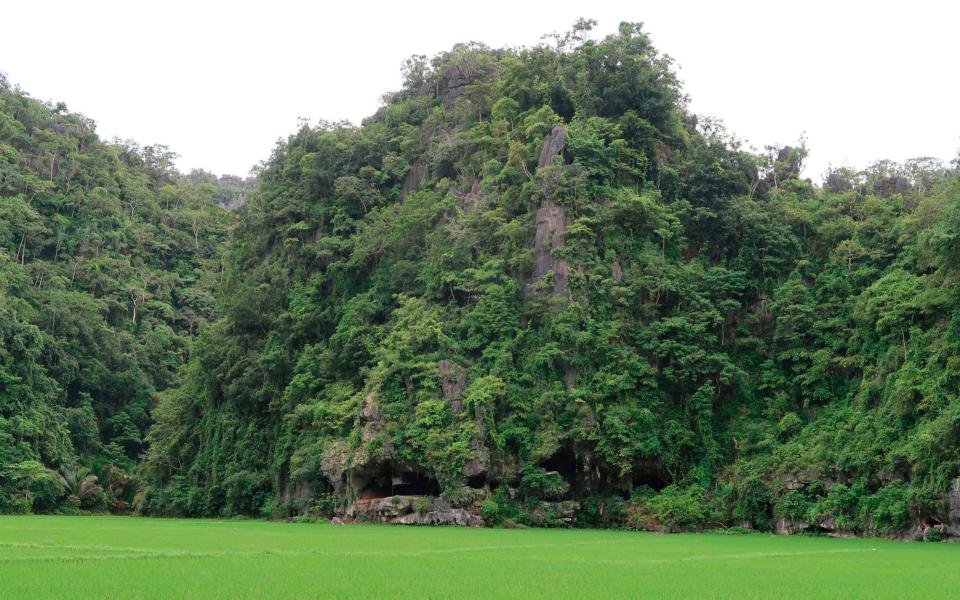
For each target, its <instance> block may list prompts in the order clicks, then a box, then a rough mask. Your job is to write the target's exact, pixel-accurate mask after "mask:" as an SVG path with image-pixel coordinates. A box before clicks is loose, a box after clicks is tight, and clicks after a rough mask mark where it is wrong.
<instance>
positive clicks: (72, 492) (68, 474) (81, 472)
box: [60, 467, 101, 506]
mask: <svg viewBox="0 0 960 600" xmlns="http://www.w3.org/2000/svg"><path fill="white" fill-rule="evenodd" d="M60 485H61V486H63V491H64V492H66V494H67V502H69V503H70V504H73V505H74V506H80V503H81V502H83V501H84V500H85V499H87V498H89V497H90V496H92V495H94V494H96V493H97V492H99V491H100V489H101V488H100V486H99V485H97V476H96V475H91V474H90V469H88V468H86V467H77V468H76V469H70V468H68V467H64V468H62V469H60Z"/></svg>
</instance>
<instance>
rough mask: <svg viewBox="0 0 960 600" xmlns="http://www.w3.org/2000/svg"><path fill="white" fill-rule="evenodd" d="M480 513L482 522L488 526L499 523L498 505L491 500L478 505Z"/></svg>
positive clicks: (488, 499)
mask: <svg viewBox="0 0 960 600" xmlns="http://www.w3.org/2000/svg"><path fill="white" fill-rule="evenodd" d="M480 512H481V513H482V514H483V522H484V523H486V524H487V525H488V526H490V525H495V524H497V523H499V522H500V505H499V504H497V501H496V500H494V499H492V498H487V499H486V500H484V501H483V502H481V503H480Z"/></svg>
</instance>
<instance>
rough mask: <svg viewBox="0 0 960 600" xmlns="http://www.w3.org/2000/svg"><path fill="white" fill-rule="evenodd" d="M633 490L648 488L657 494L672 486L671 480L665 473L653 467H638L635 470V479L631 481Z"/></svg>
mask: <svg viewBox="0 0 960 600" xmlns="http://www.w3.org/2000/svg"><path fill="white" fill-rule="evenodd" d="M630 483H631V484H632V486H633V489H637V488H640V487H648V488H650V489H652V490H653V491H655V492H659V491H660V490H662V489H663V488H665V487H667V486H668V485H670V481H669V478H668V477H667V476H666V475H664V473H663V471H661V470H660V469H658V468H657V467H655V466H653V465H638V466H635V467H634V468H633V477H632V478H631V480H630Z"/></svg>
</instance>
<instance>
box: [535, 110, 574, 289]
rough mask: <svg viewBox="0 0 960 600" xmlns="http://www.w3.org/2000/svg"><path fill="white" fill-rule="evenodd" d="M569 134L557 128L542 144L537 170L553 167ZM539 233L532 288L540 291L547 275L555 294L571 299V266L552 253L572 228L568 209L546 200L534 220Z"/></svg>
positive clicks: (536, 239)
mask: <svg viewBox="0 0 960 600" xmlns="http://www.w3.org/2000/svg"><path fill="white" fill-rule="evenodd" d="M566 142H567V132H566V130H565V129H564V128H563V127H561V126H559V125H558V126H556V127H554V128H553V131H551V132H550V135H548V136H547V137H546V139H544V141H543V149H542V150H541V151H540V160H539V161H538V162H537V165H538V169H539V168H541V167H546V166H549V165H552V164H553V158H554V157H555V156H557V155H558V154H560V153H561V152H563V149H564V148H565V147H566ZM535 223H536V232H535V233H534V238H533V256H534V269H533V283H532V285H533V287H534V289H535V290H540V289H541V288H540V285H541V282H542V280H543V279H544V278H545V277H546V276H547V275H548V274H552V275H553V287H552V291H553V293H554V294H556V295H558V296H561V297H565V298H568V299H569V298H570V285H569V282H568V278H569V275H570V267H569V265H567V262H566V261H565V260H563V259H562V258H559V257H556V256H554V254H553V251H554V250H555V249H556V248H560V247H561V246H563V237H564V234H565V233H566V231H567V227H569V226H570V217H569V216H568V215H567V211H566V209H564V208H563V207H562V206H560V205H559V204H557V203H556V202H554V201H553V200H552V199H551V198H549V197H545V198H544V199H543V201H542V202H541V204H540V208H539V210H537V214H536V217H535Z"/></svg>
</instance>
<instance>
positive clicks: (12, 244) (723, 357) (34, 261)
mask: <svg viewBox="0 0 960 600" xmlns="http://www.w3.org/2000/svg"><path fill="white" fill-rule="evenodd" d="M591 26H592V23H591V22H589V21H581V22H579V23H578V24H577V25H576V26H575V27H574V28H573V30H572V31H570V32H569V33H567V34H563V35H557V36H554V37H553V39H552V40H550V41H549V43H544V44H542V45H539V46H536V47H532V48H522V49H491V48H487V47H485V46H482V45H479V44H464V45H458V46H456V47H454V48H453V49H452V50H451V51H449V52H445V53H442V54H440V55H438V56H436V57H434V58H432V59H429V60H428V59H427V58H426V57H423V56H415V57H413V58H411V59H410V60H409V61H407V63H406V64H405V65H404V84H403V87H402V89H401V90H399V91H397V92H395V93H391V94H388V95H386V96H385V97H384V101H383V106H382V108H381V109H380V110H379V111H378V112H377V113H376V114H375V115H373V116H372V117H370V118H369V119H367V120H366V121H365V122H364V123H363V124H362V125H361V126H353V125H350V124H347V123H321V124H319V125H317V126H313V127H310V126H304V127H303V128H301V129H300V130H299V131H298V132H296V133H295V134H294V135H292V136H290V137H289V138H288V139H287V140H285V141H283V142H282V143H280V144H278V146H277V147H276V149H275V150H274V151H273V154H272V156H271V157H270V158H269V160H268V161H266V162H265V163H264V165H263V166H262V168H261V169H260V171H259V172H258V174H257V182H256V185H255V186H254V187H252V189H249V190H248V189H247V187H248V186H247V184H246V183H245V182H241V181H239V180H237V179H235V178H234V179H229V180H218V179H217V178H214V177H212V176H209V175H207V174H203V173H194V174H192V175H191V176H181V175H179V174H178V173H176V172H175V171H174V170H173V169H172V167H171V162H170V160H171V156H170V154H169V152H168V151H167V150H166V149H165V148H162V147H147V148H143V149H139V148H137V147H135V146H132V145H129V144H127V145H124V144H106V143H103V142H101V141H99V140H98V139H97V137H96V135H95V134H94V131H93V126H92V123H90V122H89V121H87V120H86V119H84V118H82V117H79V116H77V115H73V114H70V113H68V112H66V110H65V108H64V107H62V106H59V105H58V106H49V105H45V104H42V103H39V102H37V101H35V100H32V99H30V98H29V97H28V96H26V95H25V94H24V93H22V92H20V91H19V90H16V89H12V88H11V87H10V86H9V85H8V84H6V83H5V82H4V83H3V86H2V87H0V214H2V218H0V248H4V249H5V250H6V252H5V253H0V295H2V297H0V300H2V301H0V512H16V511H28V510H33V511H54V510H60V511H63V510H71V509H73V510H76V509H77V508H88V509H104V508H110V509H112V510H115V511H123V510H134V509H135V510H138V511H140V512H141V513H144V514H151V515H182V516H184V515H185V516H230V515H263V516H284V515H290V514H305V513H315V514H334V513H341V512H342V511H343V509H344V508H345V507H346V506H347V505H348V504H349V503H351V502H352V501H353V500H355V499H357V498H366V499H370V498H379V497H387V496H393V495H417V496H424V497H425V498H428V499H431V498H435V497H436V498H438V500H437V501H439V502H444V503H446V505H447V506H454V507H456V506H460V507H466V508H467V509H469V510H475V511H476V512H478V513H480V514H482V518H483V520H484V521H486V522H487V523H490V524H494V523H501V522H518V523H523V524H537V525H565V524H570V523H575V524H577V525H580V526H620V525H628V526H631V527H637V528H663V529H673V530H675V529H689V528H700V527H711V526H720V525H740V526H749V527H754V528H758V529H777V530H781V531H798V530H802V529H814V530H828V531H845V532H847V531H848V532H855V533H865V534H899V533H902V532H904V531H907V530H910V529H913V530H922V531H925V532H926V535H928V536H939V535H944V534H946V535H953V534H955V533H960V519H958V518H956V516H954V517H951V514H950V512H951V511H950V505H949V492H950V490H951V485H952V482H953V480H954V479H955V478H957V477H958V476H960V451H958V447H960V446H958V442H960V397H958V392H960V316H958V315H960V311H958V308H960V296H958V291H960V287H958V278H957V276H958V274H960V163H958V162H954V163H952V164H950V165H945V164H942V163H940V162H939V161H937V160H934V159H916V160H912V161H908V162H907V163H906V164H895V163H891V162H880V163H877V164H874V165H872V166H870V167H869V168H867V169H865V170H863V171H854V170H851V169H847V168H840V169H835V170H833V171H831V172H830V173H828V174H827V175H826V176H825V177H824V180H823V182H822V183H819V182H818V183H817V184H814V183H813V182H811V181H810V180H809V179H804V178H802V177H801V169H802V165H803V160H804V158H805V156H806V153H807V150H806V148H805V147H804V145H803V143H800V144H797V145H796V146H794V147H790V146H788V147H783V148H767V149H766V150H765V151H762V152H757V151H751V150H748V149H746V148H744V147H743V146H742V144H740V143H739V142H738V141H737V140H736V139H735V138H733V137H732V136H730V135H729V134H727V133H726V132H725V131H724V129H723V127H722V126H721V125H720V124H719V123H718V122H714V121H711V120H708V119H704V118H697V117H695V116H694V115H692V114H691V113H690V112H689V111H688V110H687V108H686V99H685V97H684V95H683V92H682V89H681V86H680V83H679V81H678V79H677V77H676V75H675V72H674V70H673V66H672V62H671V60H670V59H669V58H668V57H667V56H665V55H663V54H660V53H659V52H658V51H657V50H656V49H655V48H654V47H653V46H652V45H651V42H650V39H649V37H648V36H647V34H646V33H645V32H644V31H643V30H642V29H641V26H640V25H639V24H631V23H624V24H622V25H621V26H620V28H619V31H618V32H617V33H615V34H613V35H610V36H607V37H605V38H602V39H599V40H596V39H593V38H592V37H591V36H590V35H589V34H590V30H591ZM240 193H243V194H245V195H246V198H245V201H244V202H236V201H235V198H236V195H237V194H240ZM223 204H230V206H231V208H232V209H233V210H228V209H225V208H223V207H222V206H221V205H223ZM421 508H423V510H427V508H425V507H421ZM418 510H420V508H418Z"/></svg>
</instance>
